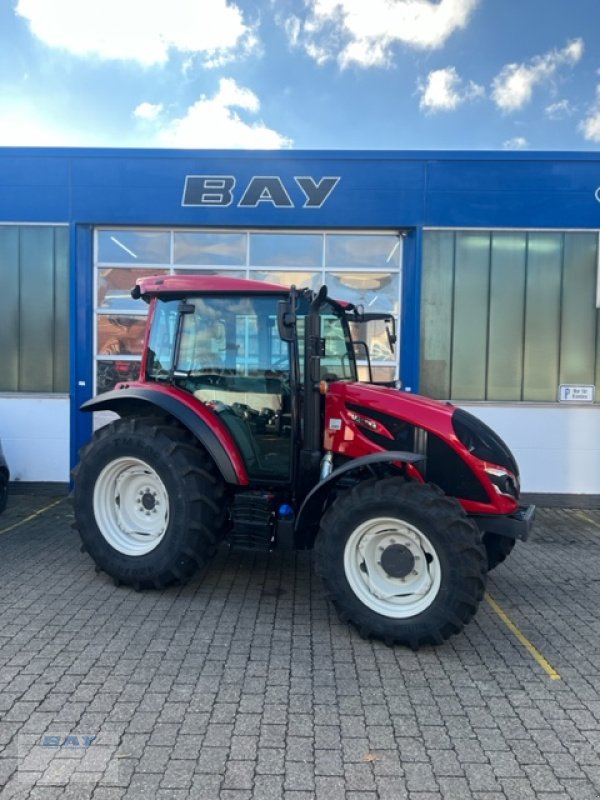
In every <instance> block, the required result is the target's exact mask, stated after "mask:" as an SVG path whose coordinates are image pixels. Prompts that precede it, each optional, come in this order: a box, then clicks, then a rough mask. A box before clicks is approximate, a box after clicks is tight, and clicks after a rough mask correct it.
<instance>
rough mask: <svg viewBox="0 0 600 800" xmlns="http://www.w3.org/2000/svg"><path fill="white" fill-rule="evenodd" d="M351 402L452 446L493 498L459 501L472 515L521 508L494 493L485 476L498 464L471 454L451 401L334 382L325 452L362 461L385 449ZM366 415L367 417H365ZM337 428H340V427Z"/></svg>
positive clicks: (327, 404)
mask: <svg viewBox="0 0 600 800" xmlns="http://www.w3.org/2000/svg"><path fill="white" fill-rule="evenodd" d="M348 403H352V404H356V405H360V406H364V407H365V408H371V409H373V410H374V411H380V412H382V413H386V414H389V415H390V416H393V417H396V418H397V419H402V420H406V422H408V423H409V424H411V425H416V426H417V427H419V428H423V429H424V430H426V431H428V432H430V433H433V434H436V435H437V436H439V437H440V438H441V439H443V440H444V441H445V442H446V443H447V444H448V445H449V446H450V447H452V449H453V450H455V451H456V452H457V453H458V455H459V456H460V458H461V459H462V460H463V461H464V462H465V463H466V464H467V466H468V467H469V468H470V469H471V471H472V472H473V473H474V475H476V476H477V478H478V479H479V482H480V483H481V484H482V486H483V488H484V490H485V491H486V493H487V495H488V497H489V499H490V502H489V503H480V502H475V501H472V500H462V499H461V500H460V501H461V504H462V506H463V508H464V509H465V511H467V512H468V513H471V514H512V513H514V512H515V511H516V509H517V508H518V503H517V501H516V500H514V499H513V498H511V497H507V496H504V495H500V494H498V492H496V490H495V488H494V486H493V484H492V482H491V481H490V479H489V477H488V476H487V474H486V472H485V467H486V466H495V465H492V464H487V463H486V462H484V461H482V460H481V459H479V458H477V457H476V456H473V455H472V454H471V453H470V452H469V450H467V448H466V447H465V446H464V445H463V444H462V442H461V441H460V440H459V439H458V437H457V436H456V433H455V432H454V427H453V425H452V415H453V413H454V411H455V406H453V405H452V404H451V403H443V402H440V401H438V400H432V399H431V398H428V397H423V396H421V395H415V394H407V393H406V392H402V391H400V390H399V389H392V388H389V387H386V386H374V385H372V384H363V383H351V382H349V381H337V382H335V383H331V384H330V385H329V388H328V391H327V394H326V398H325V431H324V446H325V449H326V450H331V451H332V452H334V453H338V454H340V455H343V456H346V457H347V458H360V456H365V455H368V454H369V453H373V452H383V451H384V448H383V447H381V446H379V445H378V444H376V443H375V442H373V441H372V440H371V439H369V438H368V437H367V436H366V435H365V433H364V431H363V430H361V427H360V425H358V424H357V423H356V422H355V421H354V420H353V419H352V418H351V416H350V414H349V412H348V409H347V404H348ZM366 416H368V415H367V414H366V413H365V417H366ZM332 419H333V420H340V423H337V422H334V428H332V427H331V420H332ZM338 425H339V429H336V428H337V427H338ZM413 469H415V470H418V464H417V465H415V466H413ZM459 499H460V498H459Z"/></svg>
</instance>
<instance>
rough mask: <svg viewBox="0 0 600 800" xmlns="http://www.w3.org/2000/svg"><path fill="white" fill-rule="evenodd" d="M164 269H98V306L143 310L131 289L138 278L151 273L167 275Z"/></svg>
mask: <svg viewBox="0 0 600 800" xmlns="http://www.w3.org/2000/svg"><path fill="white" fill-rule="evenodd" d="M166 274H167V271H166V270H164V269H157V268H156V267H147V268H146V269H140V268H139V267H111V268H109V269H99V270H98V308H102V309H105V308H107V309H116V310H118V311H129V310H134V311H138V312H139V311H141V310H142V309H141V308H140V301H139V300H134V299H133V297H132V296H131V290H132V289H133V287H134V286H135V282H136V281H137V280H138V278H147V277H149V276H151V275H166Z"/></svg>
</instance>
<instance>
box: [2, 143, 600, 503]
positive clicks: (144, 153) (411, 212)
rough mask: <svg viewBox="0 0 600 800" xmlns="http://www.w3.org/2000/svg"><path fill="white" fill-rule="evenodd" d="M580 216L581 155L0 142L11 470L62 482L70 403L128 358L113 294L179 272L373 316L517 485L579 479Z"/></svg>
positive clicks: (129, 342) (408, 364) (574, 488)
mask: <svg viewBox="0 0 600 800" xmlns="http://www.w3.org/2000/svg"><path fill="white" fill-rule="evenodd" d="M599 231H600V154H595V153H483V152H481V153H480V152H476V153H467V152H456V153H449V152H383V151H382V152H339V151H335V152H320V151H315V152H312V151H311V152H308V151H306V152H301V151H269V152H265V151H256V152H253V151H243V152H242V151H168V150H108V149H107V150H104V149H40V148H34V149H19V148H0V276H1V278H2V284H1V285H2V287H3V288H2V293H1V294H2V296H1V297H0V319H2V323H1V326H0V347H1V350H2V352H3V354H4V355H5V357H6V372H5V374H4V375H3V376H0V410H1V414H0V436H1V437H2V439H3V442H4V443H5V450H6V451H7V454H8V457H9V459H10V460H11V462H12V464H11V466H12V467H13V469H12V472H13V475H15V477H16V478H17V479H21V480H60V481H63V480H66V479H67V477H68V469H69V466H70V465H72V464H74V463H75V462H76V458H77V451H78V448H79V447H80V446H81V444H83V443H84V442H85V441H86V440H87V439H88V438H89V436H90V434H91V426H92V420H91V418H90V417H89V416H88V415H84V414H81V413H80V412H79V411H78V409H79V406H80V405H81V403H82V402H83V401H84V400H86V399H88V398H89V397H90V396H92V394H94V393H95V392H97V391H99V390H102V389H105V388H108V387H109V386H110V385H112V383H114V382H115V381H116V380H118V379H119V378H120V377H130V376H131V375H132V374H135V370H136V365H137V364H138V363H139V354H140V348H141V335H142V331H143V323H144V313H145V309H144V308H142V307H140V305H139V304H138V305H136V304H133V303H132V301H131V300H130V298H129V297H128V288H130V285H132V283H133V281H134V280H135V278H136V277H139V276H141V275H143V274H152V273H156V272H163V273H168V272H190V271H192V272H212V273H223V274H235V275H238V276H248V277H254V278H259V279H261V278H262V279H267V280H270V281H272V280H276V281H279V282H281V283H284V284H289V283H291V282H294V283H297V284H298V285H311V286H314V287H315V288H316V287H317V286H318V285H319V284H320V283H322V282H326V283H327V284H328V286H329V287H330V290H331V293H332V294H333V295H334V296H337V297H340V298H344V297H349V298H350V299H352V300H353V301H355V302H357V301H358V302H362V303H363V304H364V305H365V306H368V307H371V308H374V309H377V310H393V311H394V312H395V313H396V314H397V317H398V323H399V330H400V348H399V350H400V353H399V356H400V357H399V363H398V364H389V363H383V362H382V363H381V364H380V368H381V370H382V371H383V372H385V371H386V370H387V373H386V374H389V373H390V371H392V372H394V374H396V375H397V376H398V377H399V379H400V380H401V383H402V386H403V388H404V389H405V390H407V391H413V392H415V391H422V392H423V393H426V394H430V395H433V396H436V397H439V398H440V399H445V400H451V401H452V402H456V403H458V404H461V405H468V406H470V410H472V411H473V412H474V413H477V414H479V415H480V416H481V417H482V418H483V419H485V420H486V421H488V422H490V423H491V424H492V425H494V426H495V427H496V428H497V429H499V430H500V432H501V433H502V434H503V435H504V437H505V438H506V439H507V440H508V442H509V444H510V445H511V446H512V447H513V449H514V450H515V451H516V454H517V456H518V458H519V460H520V461H521V464H522V468H523V484H524V488H525V489H526V490H529V491H534V492H552V493H565V494H588V495H596V494H597V495H600V478H598V477H597V476H600V469H599V467H600V444H599V445H596V444H595V442H599V443H600V436H599V435H598V434H600V417H599V416H598V405H597V403H596V391H595V389H596V385H597V382H598V380H599V379H600V378H599V374H600V364H599V359H600V347H598V343H599V338H600V329H599V325H598V311H597V308H598V298H597V295H598V260H599V243H598V239H599V234H598V232H599ZM101 422H102V420H98V419H97V420H96V424H100V423H101Z"/></svg>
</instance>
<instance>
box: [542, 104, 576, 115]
mask: <svg viewBox="0 0 600 800" xmlns="http://www.w3.org/2000/svg"><path fill="white" fill-rule="evenodd" d="M571 114H573V107H572V105H571V103H570V102H569V101H568V100H558V101H557V102H556V103H551V104H550V105H549V106H546V116H547V117H548V119H565V117H570V116H571Z"/></svg>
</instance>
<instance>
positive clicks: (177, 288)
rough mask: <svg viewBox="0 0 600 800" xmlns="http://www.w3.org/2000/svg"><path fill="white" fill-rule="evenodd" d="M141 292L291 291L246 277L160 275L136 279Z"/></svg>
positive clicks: (274, 284) (154, 293)
mask: <svg viewBox="0 0 600 800" xmlns="http://www.w3.org/2000/svg"><path fill="white" fill-rule="evenodd" d="M136 286H138V287H139V290H140V294H141V295H142V297H144V296H147V297H149V296H153V295H157V294H180V293H181V294H210V293H211V292H219V293H221V292H232V293H236V292H237V293H241V294H280V295H281V296H282V297H283V296H284V295H285V294H287V292H289V289H288V287H286V286H280V285H278V284H276V283H266V282H264V281H253V280H247V279H246V278H227V277H223V276H222V275H159V276H150V277H147V278H139V279H138V280H137V281H136Z"/></svg>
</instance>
